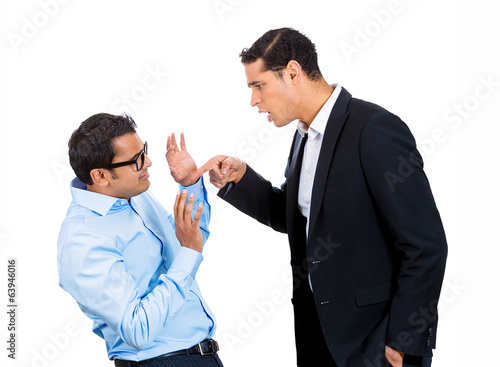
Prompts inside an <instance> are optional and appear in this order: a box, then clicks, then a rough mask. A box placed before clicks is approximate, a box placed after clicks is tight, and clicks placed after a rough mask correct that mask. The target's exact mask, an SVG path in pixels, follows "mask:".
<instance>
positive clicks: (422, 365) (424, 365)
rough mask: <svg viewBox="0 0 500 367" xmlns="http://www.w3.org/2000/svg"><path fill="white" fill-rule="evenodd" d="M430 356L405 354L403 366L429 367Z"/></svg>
mask: <svg viewBox="0 0 500 367" xmlns="http://www.w3.org/2000/svg"><path fill="white" fill-rule="evenodd" d="M431 363H432V357H414V356H409V355H405V356H404V358H403V367H431Z"/></svg>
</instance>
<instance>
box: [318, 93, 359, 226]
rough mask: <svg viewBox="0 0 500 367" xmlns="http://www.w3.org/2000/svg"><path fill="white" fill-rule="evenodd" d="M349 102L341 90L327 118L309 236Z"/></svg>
mask: <svg viewBox="0 0 500 367" xmlns="http://www.w3.org/2000/svg"><path fill="white" fill-rule="evenodd" d="M350 100H351V94H350V93H349V92H348V91H347V90H345V89H343V88H342V91H341V92H340V95H339V97H338V99H337V101H336V102H335V105H334V106H333V109H332V112H331V114H330V117H329V118H328V123H327V125H326V129H325V135H324V136H323V143H322V144H321V151H320V154H319V159H318V164H317V166H316V173H315V177H314V184H313V190H312V198H311V212H310V216H309V235H311V234H312V233H313V231H314V226H315V224H316V220H317V219H318V214H319V209H320V207H321V203H322V202H323V196H324V194H325V188H326V182H327V178H328V174H329V171H330V165H331V162H332V159H333V155H334V152H335V146H336V144H337V140H338V138H339V135H340V132H341V131H342V127H343V126H344V123H345V121H346V119H347V116H348V115H349V113H346V110H347V105H348V104H349V101H350Z"/></svg>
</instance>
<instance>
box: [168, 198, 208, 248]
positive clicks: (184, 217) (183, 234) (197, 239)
mask: <svg viewBox="0 0 500 367" xmlns="http://www.w3.org/2000/svg"><path fill="white" fill-rule="evenodd" d="M187 196H188V192H187V190H184V192H183V193H182V194H181V192H180V191H179V192H178V193H177V196H176V198H175V204H174V218H175V236H176V237H177V239H178V240H179V242H180V243H181V246H183V247H187V248H190V249H193V250H195V251H198V252H201V250H202V249H203V238H202V235H201V230H200V218H201V212H202V210H203V204H201V203H200V204H199V205H198V208H197V209H196V213H195V214H194V217H193V204H194V194H191V196H190V198H189V201H188V202H187V206H186V201H187Z"/></svg>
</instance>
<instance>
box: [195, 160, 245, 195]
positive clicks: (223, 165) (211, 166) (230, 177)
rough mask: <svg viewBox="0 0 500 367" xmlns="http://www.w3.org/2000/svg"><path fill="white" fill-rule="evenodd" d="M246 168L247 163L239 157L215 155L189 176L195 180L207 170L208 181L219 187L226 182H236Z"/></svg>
mask: <svg viewBox="0 0 500 367" xmlns="http://www.w3.org/2000/svg"><path fill="white" fill-rule="evenodd" d="M246 170H247V165H246V163H245V162H243V161H242V160H241V159H239V158H235V157H228V156H227V155H217V156H215V157H213V158H212V159H210V160H209V161H208V162H207V163H205V164H204V165H203V166H201V167H200V168H199V169H198V170H197V171H196V173H195V174H194V175H193V176H192V177H191V181H193V180H194V181H196V180H197V179H198V178H200V176H202V175H203V174H204V173H205V172H209V176H210V182H211V183H212V184H214V186H215V187H217V188H219V189H221V188H223V187H224V186H225V185H226V184H227V183H228V182H234V183H238V182H239V181H240V180H241V178H242V177H243V175H244V174H245V172H246Z"/></svg>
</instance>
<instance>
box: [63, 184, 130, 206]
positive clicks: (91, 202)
mask: <svg viewBox="0 0 500 367" xmlns="http://www.w3.org/2000/svg"><path fill="white" fill-rule="evenodd" d="M70 190H71V195H72V196H73V202H74V203H75V204H77V205H80V206H83V207H85V208H88V209H90V210H92V211H94V212H96V213H99V214H100V215H106V214H107V213H108V212H109V211H110V209H111V208H113V207H121V206H124V205H128V201H127V200H126V199H118V198H115V197H113V196H108V195H104V194H99V193H97V192H93V191H89V190H87V184H86V183H84V182H82V181H80V180H79V179H78V178H75V179H74V180H73V181H71V184H70Z"/></svg>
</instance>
